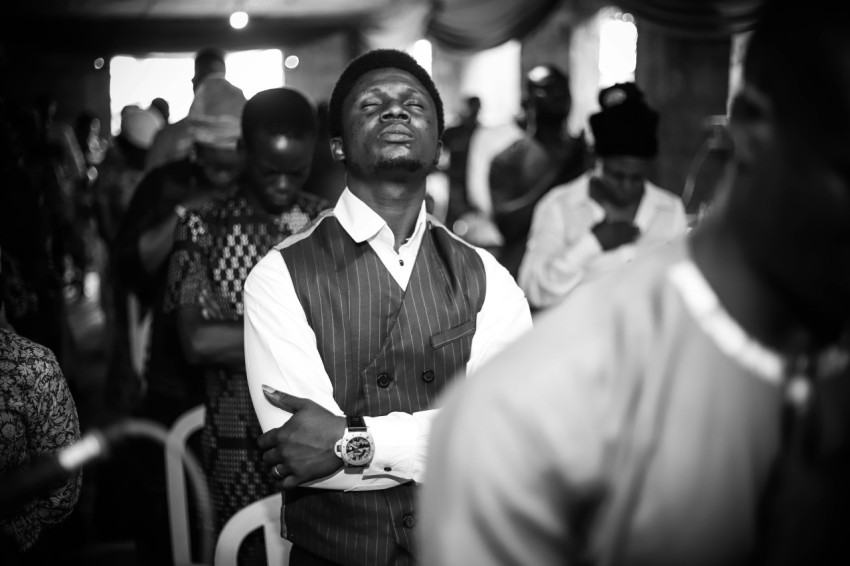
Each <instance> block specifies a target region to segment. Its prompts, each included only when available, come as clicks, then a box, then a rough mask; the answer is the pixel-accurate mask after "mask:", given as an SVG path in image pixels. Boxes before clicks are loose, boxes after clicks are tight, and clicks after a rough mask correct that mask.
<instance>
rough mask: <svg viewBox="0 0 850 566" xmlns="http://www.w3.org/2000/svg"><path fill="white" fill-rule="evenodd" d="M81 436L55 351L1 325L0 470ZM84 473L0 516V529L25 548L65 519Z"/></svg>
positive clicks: (15, 466)
mask: <svg viewBox="0 0 850 566" xmlns="http://www.w3.org/2000/svg"><path fill="white" fill-rule="evenodd" d="M79 439H80V425H79V419H78V417H77V408H76V405H75V404H74V399H73V397H72V396H71V392H70V390H69V389H68V384H67V382H66V381H65V378H64V377H63V375H62V370H61V369H60V368H59V364H58V363H57V361H56V358H55V356H54V355H53V353H52V352H51V351H50V350H49V349H48V348H45V347H44V346H41V345H39V344H36V343H35V342H32V341H30V340H28V339H26V338H24V337H22V336H19V335H17V334H15V333H14V332H11V331H9V330H6V329H0V476H6V475H7V474H10V473H12V472H14V471H16V470H20V469H22V468H24V467H26V466H28V465H30V464H31V463H32V462H33V460H35V459H36V458H38V457H39V456H42V455H45V454H53V453H55V452H58V451H59V450H61V449H63V448H66V447H67V446H70V445H71V444H73V443H75V442H77V441H78V440H79ZM81 486H82V474H81V473H76V474H73V475H72V476H71V477H69V478H68V479H67V480H66V481H64V482H63V483H62V484H61V485H59V486H56V487H54V488H53V489H51V490H49V491H47V492H45V493H43V494H41V495H40V496H38V497H37V498H35V499H33V500H31V501H29V502H28V503H27V504H26V505H25V506H23V508H22V509H21V510H20V511H16V512H15V513H14V514H12V515H11V516H9V517H4V518H2V519H0V535H2V536H3V537H11V538H12V539H14V540H15V541H16V542H17V545H18V549H19V550H20V551H25V550H27V549H28V548H30V547H31V546H32V545H33V544H34V543H35V542H36V539H38V536H39V534H40V533H41V530H42V527H43V526H44V525H50V524H56V523H59V522H61V521H62V520H63V519H65V518H66V517H67V516H68V515H69V514H70V513H71V512H72V511H73V510H74V507H75V506H76V504H77V499H78V498H79V495H80V488H81Z"/></svg>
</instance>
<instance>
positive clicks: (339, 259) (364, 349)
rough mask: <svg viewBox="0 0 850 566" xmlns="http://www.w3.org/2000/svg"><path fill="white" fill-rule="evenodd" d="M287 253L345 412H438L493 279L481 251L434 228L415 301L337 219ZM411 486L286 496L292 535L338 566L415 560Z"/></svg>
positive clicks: (418, 267)
mask: <svg viewBox="0 0 850 566" xmlns="http://www.w3.org/2000/svg"><path fill="white" fill-rule="evenodd" d="M308 232H309V235H308V236H306V237H303V238H298V237H296V238H293V239H292V240H290V242H287V244H286V247H284V248H283V249H282V250H281V254H282V256H283V259H284V261H285V262H286V265H287V268H288V269H289V272H290V274H291V276H292V281H293V284H294V286H295V291H296V293H297V295H298V299H299V300H300V302H301V305H302V306H303V308H304V312H305V313H306V315H307V321H308V322H309V323H310V326H311V327H312V328H313V331H314V332H315V334H316V340H317V345H318V349H319V354H320V355H321V357H322V360H323V362H324V365H325V369H326V370H327V373H328V375H329V376H330V379H331V382H332V383H333V390H334V398H335V399H336V401H337V403H338V404H339V406H340V407H341V408H342V410H343V411H344V412H345V414H347V415H365V416H381V415H386V414H388V413H390V412H393V411H402V412H406V413H412V412H416V411H421V410H424V409H428V408H431V407H432V406H433V403H434V402H435V400H436V398H437V395H438V394H439V393H440V391H441V390H442V389H443V387H444V386H445V385H446V384H447V383H448V382H449V381H450V380H451V378H452V377H453V376H455V375H456V374H457V373H458V372H460V371H463V370H464V368H465V366H466V362H467V361H468V360H469V354H470V348H471V345H472V336H473V335H474V333H475V319H476V316H477V314H478V312H479V311H480V310H481V306H482V304H483V302H484V296H485V290H486V278H485V273H484V264H483V262H482V261H481V258H480V257H479V256H478V254H477V252H476V251H475V250H474V249H472V248H471V247H470V246H468V245H467V244H465V243H464V242H462V241H460V240H458V239H457V238H455V237H454V236H453V235H451V234H450V233H449V232H448V230H447V229H446V228H445V227H444V226H442V225H440V224H438V223H433V222H431V221H430V219H429V222H428V230H426V232H425V235H424V237H423V239H422V245H421V247H420V249H419V255H418V256H417V259H416V264H415V265H414V267H413V272H412V274H411V276H410V281H409V283H408V286H407V290H406V292H405V291H403V290H402V289H401V287H399V285H398V284H397V283H396V281H395V279H393V277H392V275H391V274H390V273H389V271H387V269H386V268H385V267H384V265H383V263H381V260H380V258H379V257H378V256H377V254H375V252H374V251H373V250H372V247H371V246H370V245H369V244H368V243H366V242H363V243H360V244H357V243H355V242H354V241H353V240H352V239H351V237H350V236H349V235H348V233H347V232H346V231H345V230H344V229H343V228H342V226H341V225H340V224H339V221H338V220H337V219H336V217H335V216H333V215H332V214H330V213H327V214H324V215H322V216H320V217H319V218H317V220H316V221H315V222H314V224H313V225H312V226H311V227H310V228H308ZM416 490H417V488H416V487H415V486H414V485H413V482H409V483H407V484H404V485H401V486H398V487H395V488H392V489H386V490H378V491H357V492H338V491H330V490H321V489H309V488H299V489H296V490H292V491H288V492H286V493H285V494H284V509H283V519H284V520H283V530H284V533H283V534H284V536H285V537H286V538H287V539H289V540H290V541H291V542H292V543H293V544H295V545H298V546H302V547H303V548H305V549H306V550H308V551H310V552H312V553H314V554H317V555H319V556H322V557H325V558H327V559H328V560H331V561H333V562H337V563H339V564H351V565H362V566H376V565H380V564H394V565H400V564H409V563H412V562H413V559H412V555H413V542H414V538H415V535H414V533H413V531H412V527H413V525H414V524H415V520H416V519H415V512H414V503H415V498H416V495H417V491H416Z"/></svg>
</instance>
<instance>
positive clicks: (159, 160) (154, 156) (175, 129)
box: [145, 47, 227, 171]
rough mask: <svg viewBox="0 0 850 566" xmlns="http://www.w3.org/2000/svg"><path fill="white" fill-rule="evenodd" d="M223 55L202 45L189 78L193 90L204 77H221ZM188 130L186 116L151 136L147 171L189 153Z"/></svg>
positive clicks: (146, 165) (190, 139)
mask: <svg viewBox="0 0 850 566" xmlns="http://www.w3.org/2000/svg"><path fill="white" fill-rule="evenodd" d="M224 56H225V53H224V51H222V50H221V49H217V48H214V47H205V48H204V49H201V50H200V51H198V52H197V53H196V54H195V74H194V76H193V77H192V90H193V91H194V92H195V93H197V92H198V87H199V86H200V85H201V83H202V82H204V79H206V78H207V77H209V76H210V75H221V76H224V74H225V71H226V70H227V69H226V67H225V64H224ZM151 104H153V102H151ZM166 108H167V107H166ZM169 113H170V112H169ZM163 117H164V118H165V121H166V122H167V121H168V116H164V115H163ZM190 130H191V125H190V123H189V118H188V117H186V118H183V119H182V120H178V121H176V122H174V123H171V124H168V125H167V126H165V127H164V128H163V129H162V131H161V132H159V134H157V136H156V138H155V139H154V142H153V145H152V146H151V149H150V151H149V152H148V155H147V159H146V160H145V169H146V170H148V171H150V170H151V169H154V168H156V167H159V166H160V165H164V164H166V163H169V162H171V161H179V160H180V159H183V158H184V157H185V156H186V155H188V154H189V151H190V150H191V149H192V144H193V139H192V134H191V131H190Z"/></svg>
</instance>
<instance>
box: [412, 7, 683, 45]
mask: <svg viewBox="0 0 850 566" xmlns="http://www.w3.org/2000/svg"><path fill="white" fill-rule="evenodd" d="M561 1H562V0H436V1H435V2H434V8H433V11H432V13H431V21H430V22H429V24H428V34H429V36H430V37H431V38H432V39H433V40H434V41H435V42H437V43H439V44H440V45H441V46H442V47H444V48H446V49H450V50H454V51H466V52H472V51H481V50H484V49H490V48H492V47H497V46H499V45H501V44H503V43H505V42H506V41H508V40H510V39H519V38H521V37H523V36H524V35H526V34H527V33H528V32H529V31H531V30H532V29H533V28H534V27H536V26H537V25H538V24H540V23H541V22H542V21H543V20H544V19H545V18H546V17H547V16H548V15H549V14H550V13H551V12H552V11H553V10H554V9H555V7H556V6H557V5H558V4H559V3H560V2H561ZM564 1H569V0H564ZM671 1H675V0H671Z"/></svg>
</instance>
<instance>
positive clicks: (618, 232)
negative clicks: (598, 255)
mask: <svg viewBox="0 0 850 566" xmlns="http://www.w3.org/2000/svg"><path fill="white" fill-rule="evenodd" d="M639 234H640V229H639V228H638V227H637V226H635V225H634V224H633V223H631V222H624V221H613V222H610V221H606V220H603V221H602V222H600V223H599V224H597V225H596V226H594V227H593V235H594V236H596V239H597V240H599V245H600V246H602V249H603V250H605V251H606V252H607V251H608V250H613V249H615V248H619V247H620V246H622V245H624V244H629V243H631V242H634V241H635V240H636V239H637V237H638V235H639Z"/></svg>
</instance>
